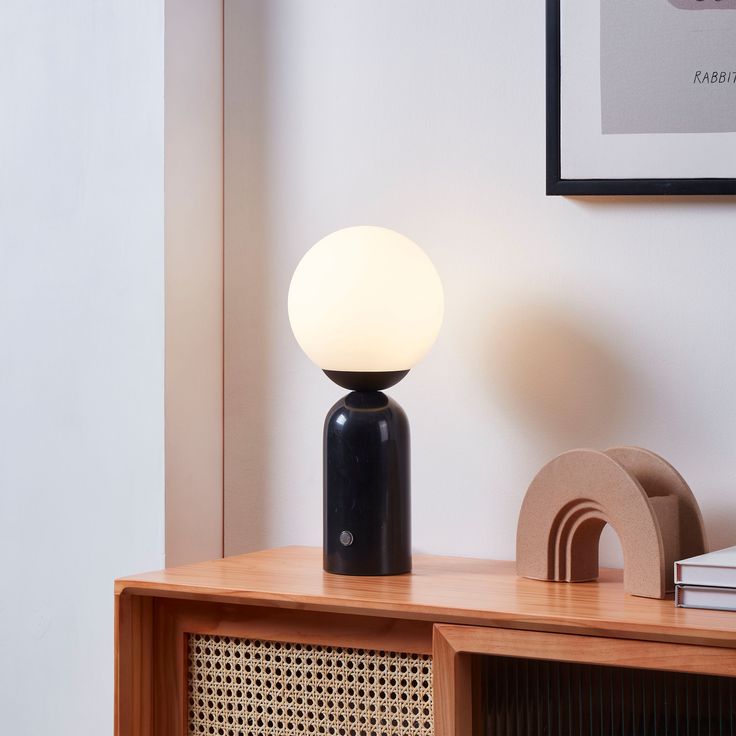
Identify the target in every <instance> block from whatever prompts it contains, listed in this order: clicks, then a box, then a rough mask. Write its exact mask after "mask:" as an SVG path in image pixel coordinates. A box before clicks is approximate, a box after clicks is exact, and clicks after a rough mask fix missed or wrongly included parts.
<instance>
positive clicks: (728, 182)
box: [546, 0, 736, 196]
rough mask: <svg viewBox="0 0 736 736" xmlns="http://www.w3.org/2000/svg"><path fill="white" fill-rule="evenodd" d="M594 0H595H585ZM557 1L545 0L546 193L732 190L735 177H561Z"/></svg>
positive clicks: (735, 190) (704, 192)
mask: <svg viewBox="0 0 736 736" xmlns="http://www.w3.org/2000/svg"><path fill="white" fill-rule="evenodd" d="M586 1H587V2H594V1H595V0H586ZM560 2H561V0H547V5H546V13H547V18H546V24H547V25H546V35H547V38H546V56H547V195H548V196H555V195H557V196H587V195H594V196H595V195H604V196H605V195H608V196H611V195H631V194H634V195H637V194H638V195H719V194H736V178H728V179H724V178H702V179H563V178H562V175H561V171H562V168H561V164H562V160H561V150H560V132H561V130H560V128H561V119H560V111H561V106H560V85H561V76H560V74H561V63H560V62H561V56H560Z"/></svg>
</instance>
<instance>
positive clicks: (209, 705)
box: [188, 634, 433, 736]
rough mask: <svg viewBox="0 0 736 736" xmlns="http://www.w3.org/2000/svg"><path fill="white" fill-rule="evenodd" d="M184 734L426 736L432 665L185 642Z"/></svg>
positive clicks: (241, 642)
mask: <svg viewBox="0 0 736 736" xmlns="http://www.w3.org/2000/svg"><path fill="white" fill-rule="evenodd" d="M188 677H189V683H188V688H189V693H188V697H189V701H188V703H189V716H188V717H189V734H190V735H192V736H193V735H195V734H197V735H198V734H212V735H216V736H287V735H288V734H315V735H317V736H321V735H322V734H327V735H328V736H399V735H400V736H431V734H432V733H433V723H432V718H433V716H432V658H431V657H430V656H428V655H421V654H402V653H395V652H382V651H372V650H366V649H350V648H342V647H329V646H315V645H309V644H294V643H281V642H272V641H256V640H251V639H239V638H234V637H226V636H213V635H204V634H191V635H190V636H189V674H188Z"/></svg>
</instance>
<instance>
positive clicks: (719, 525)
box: [701, 491, 736, 550]
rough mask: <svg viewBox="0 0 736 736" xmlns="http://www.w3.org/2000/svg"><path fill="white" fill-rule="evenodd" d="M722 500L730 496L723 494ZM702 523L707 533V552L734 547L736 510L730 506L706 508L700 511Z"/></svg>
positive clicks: (728, 492)
mask: <svg viewBox="0 0 736 736" xmlns="http://www.w3.org/2000/svg"><path fill="white" fill-rule="evenodd" d="M713 495H715V494H713ZM722 496H723V497H724V498H730V497H731V496H732V494H731V492H730V491H725V492H723V494H722ZM701 511H702V513H703V521H704V522H705V528H706V530H707V532H708V538H707V541H708V545H707V546H708V550H716V549H723V548H724V547H733V546H734V545H736V508H735V507H734V506H733V504H732V505H730V506H706V507H704V508H702V509H701Z"/></svg>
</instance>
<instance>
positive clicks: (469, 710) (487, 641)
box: [433, 624, 736, 736]
mask: <svg viewBox="0 0 736 736" xmlns="http://www.w3.org/2000/svg"><path fill="white" fill-rule="evenodd" d="M734 647H736V638H735V640H734ZM433 650H434V661H433V673H434V715H435V724H436V731H437V734H436V736H473V734H474V731H473V711H474V705H475V704H477V703H478V702H479V697H478V694H477V693H475V692H474V688H475V686H476V682H477V678H476V677H474V672H473V667H474V661H475V659H476V658H474V657H473V655H478V654H481V655H491V656H493V655H495V656H499V657H517V658H521V659H542V657H540V652H544V655H545V656H544V657H543V659H545V660H553V661H558V662H577V663H581V664H594V665H605V666H609V667H633V668H637V669H647V670H662V671H669V672H687V673H691V674H699V675H720V676H724V677H736V649H735V648H726V647H713V646H701V645H697V644H675V643H672V642H661V641H641V640H636V639H614V638H608V637H600V636H585V635H580V634H558V633H547V632H541V631H523V630H519V629H502V628H494V627H485V626H462V625H455V624H436V625H435V626H434V631H433Z"/></svg>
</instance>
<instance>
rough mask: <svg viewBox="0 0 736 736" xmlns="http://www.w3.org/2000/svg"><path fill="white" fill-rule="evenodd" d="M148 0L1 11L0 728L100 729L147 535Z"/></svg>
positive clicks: (157, 516)
mask: <svg viewBox="0 0 736 736" xmlns="http://www.w3.org/2000/svg"><path fill="white" fill-rule="evenodd" d="M163 33H164V10H163V2H162V0H159V1H156V2H151V0H134V1H132V2H131V1H130V0H127V1H126V2H93V1H92V0H74V1H73V2H64V3H58V2H53V1H51V0H47V1H45V2H40V3H27V2H25V0H6V2H4V3H3V4H2V9H1V10H0V59H1V62H0V89H2V112H1V114H0V147H1V149H2V153H1V154H0V161H2V164H1V165H0V560H2V580H1V582H0V589H1V592H0V662H2V667H0V711H1V712H2V728H0V730H2V732H3V733H7V734H13V736H26V735H27V736H39V734H43V733H54V734H59V735H66V734H69V735H70V736H82V735H83V734H84V735H86V734H89V736H99V735H100V734H105V733H112V709H113V689H112V672H113V669H112V668H113V583H112V581H113V578H114V577H115V576H118V575H122V574H126V573H132V572H135V571H140V570H143V569H150V568H156V567H160V566H161V565H162V562H163V551H164V489H163V482H164V478H163V476H164V466H163V441H164V416H163V398H164V395H163V361H164V334H163V333H164V280H163V253H164V251H163V231H164V216H163V215H164V211H163V172H164V169H163V167H164V158H163V145H164V138H163V133H164V108H163V92H164V76H163V68H164V45H163Z"/></svg>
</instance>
